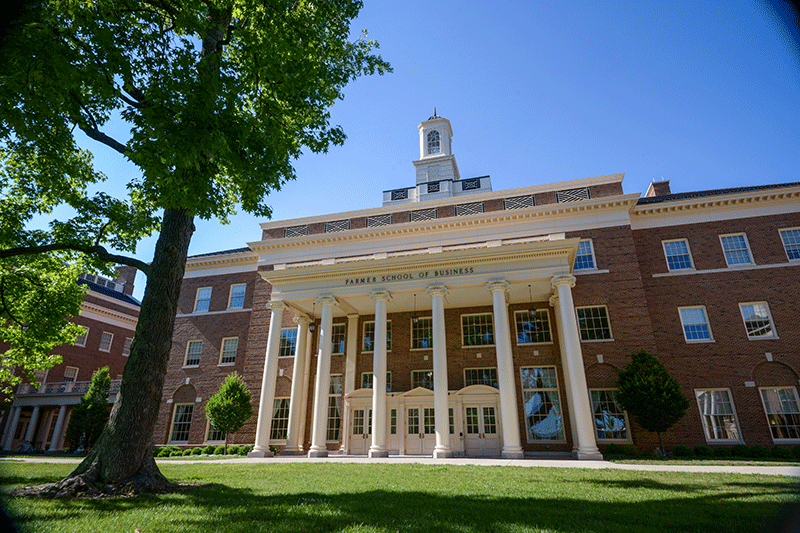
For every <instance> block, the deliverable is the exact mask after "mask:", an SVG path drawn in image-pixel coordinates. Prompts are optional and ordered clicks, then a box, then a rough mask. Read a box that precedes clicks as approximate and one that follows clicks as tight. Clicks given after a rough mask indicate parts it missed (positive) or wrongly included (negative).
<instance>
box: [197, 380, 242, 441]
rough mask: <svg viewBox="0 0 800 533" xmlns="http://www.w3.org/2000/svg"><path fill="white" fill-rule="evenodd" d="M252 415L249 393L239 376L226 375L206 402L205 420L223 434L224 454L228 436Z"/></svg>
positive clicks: (240, 427)
mask: <svg viewBox="0 0 800 533" xmlns="http://www.w3.org/2000/svg"><path fill="white" fill-rule="evenodd" d="M252 414H253V406H252V404H251V403H250V391H249V390H248V389H247V385H246V384H245V382H244V380H243V379H242V377H241V376H239V374H237V373H236V372H233V373H232V374H228V376H227V377H226V378H225V381H224V382H223V383H222V385H220V387H219V390H218V391H217V392H215V393H214V395H213V396H211V398H209V399H208V401H207V402H206V418H208V421H209V422H211V425H213V426H214V429H217V430H218V431H221V432H223V433H224V434H225V453H228V435H230V434H232V433H236V432H237V431H239V430H240V429H242V426H243V425H244V423H245V422H247V419H248V418H250V416H251V415H252Z"/></svg>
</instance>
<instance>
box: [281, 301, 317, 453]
mask: <svg viewBox="0 0 800 533" xmlns="http://www.w3.org/2000/svg"><path fill="white" fill-rule="evenodd" d="M310 323H311V319H310V318H308V317H305V316H299V317H297V344H296V345H295V347H294V368H293V369H292V397H291V400H289V427H288V428H287V430H286V448H284V449H283V451H282V452H281V455H296V454H298V453H301V452H302V451H303V448H302V446H301V443H300V438H301V435H300V425H301V424H300V411H301V407H302V405H303V398H302V395H303V374H304V373H305V365H306V344H307V343H308V325H309V324H310Z"/></svg>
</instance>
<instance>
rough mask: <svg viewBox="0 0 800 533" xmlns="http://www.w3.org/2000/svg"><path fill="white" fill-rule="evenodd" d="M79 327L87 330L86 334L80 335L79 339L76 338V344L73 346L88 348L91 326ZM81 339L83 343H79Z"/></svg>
mask: <svg viewBox="0 0 800 533" xmlns="http://www.w3.org/2000/svg"><path fill="white" fill-rule="evenodd" d="M78 325H79V326H80V327H82V328H84V329H85V330H86V333H84V334H83V335H78V336H77V337H75V344H74V345H73V346H80V347H81V348H86V342H87V341H88V340H89V330H90V329H91V328H90V327H89V326H84V325H82V324H78ZM81 339H83V342H82V343H79V342H78V341H79V340H81Z"/></svg>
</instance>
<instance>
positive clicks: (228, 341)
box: [219, 337, 239, 365]
mask: <svg viewBox="0 0 800 533" xmlns="http://www.w3.org/2000/svg"><path fill="white" fill-rule="evenodd" d="M238 350H239V337H227V338H225V339H222V349H221V350H220V354H219V364H221V365H232V364H233V363H235V362H236V352H237V351H238Z"/></svg>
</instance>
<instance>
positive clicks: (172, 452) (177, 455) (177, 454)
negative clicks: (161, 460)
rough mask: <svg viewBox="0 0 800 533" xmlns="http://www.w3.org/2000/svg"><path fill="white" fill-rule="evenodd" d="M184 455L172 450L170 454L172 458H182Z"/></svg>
mask: <svg viewBox="0 0 800 533" xmlns="http://www.w3.org/2000/svg"><path fill="white" fill-rule="evenodd" d="M181 455H183V452H182V451H180V450H172V451H171V452H170V454H169V456H170V457H180V456H181Z"/></svg>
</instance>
